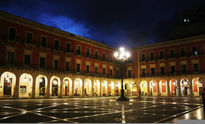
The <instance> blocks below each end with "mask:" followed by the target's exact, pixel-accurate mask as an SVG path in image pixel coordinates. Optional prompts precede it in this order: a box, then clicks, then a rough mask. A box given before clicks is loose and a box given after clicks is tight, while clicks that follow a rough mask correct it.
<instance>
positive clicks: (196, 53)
mask: <svg viewBox="0 0 205 124" xmlns="http://www.w3.org/2000/svg"><path fill="white" fill-rule="evenodd" d="M192 55H198V51H197V47H192Z"/></svg>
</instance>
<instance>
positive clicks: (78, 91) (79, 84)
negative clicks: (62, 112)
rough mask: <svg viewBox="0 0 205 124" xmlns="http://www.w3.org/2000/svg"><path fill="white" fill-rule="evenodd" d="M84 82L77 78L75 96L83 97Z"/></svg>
mask: <svg viewBox="0 0 205 124" xmlns="http://www.w3.org/2000/svg"><path fill="white" fill-rule="evenodd" d="M82 84H83V83H82V80H81V79H80V78H76V79H75V81H74V96H82V93H83V92H82Z"/></svg>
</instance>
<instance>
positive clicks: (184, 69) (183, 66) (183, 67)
mask: <svg viewBox="0 0 205 124" xmlns="http://www.w3.org/2000/svg"><path fill="white" fill-rule="evenodd" d="M181 67H182V73H186V65H182V66H181Z"/></svg>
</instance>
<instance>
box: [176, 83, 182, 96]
mask: <svg viewBox="0 0 205 124" xmlns="http://www.w3.org/2000/svg"><path fill="white" fill-rule="evenodd" d="M177 86H178V87H179V88H178V89H179V91H178V92H179V96H182V92H181V84H180V80H178V81H177Z"/></svg>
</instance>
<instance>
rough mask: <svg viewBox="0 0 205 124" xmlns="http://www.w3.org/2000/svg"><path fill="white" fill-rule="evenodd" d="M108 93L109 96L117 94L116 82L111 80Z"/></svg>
mask: <svg viewBox="0 0 205 124" xmlns="http://www.w3.org/2000/svg"><path fill="white" fill-rule="evenodd" d="M108 94H109V96H114V94H115V83H114V82H113V81H111V82H110V83H109V86H108Z"/></svg>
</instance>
